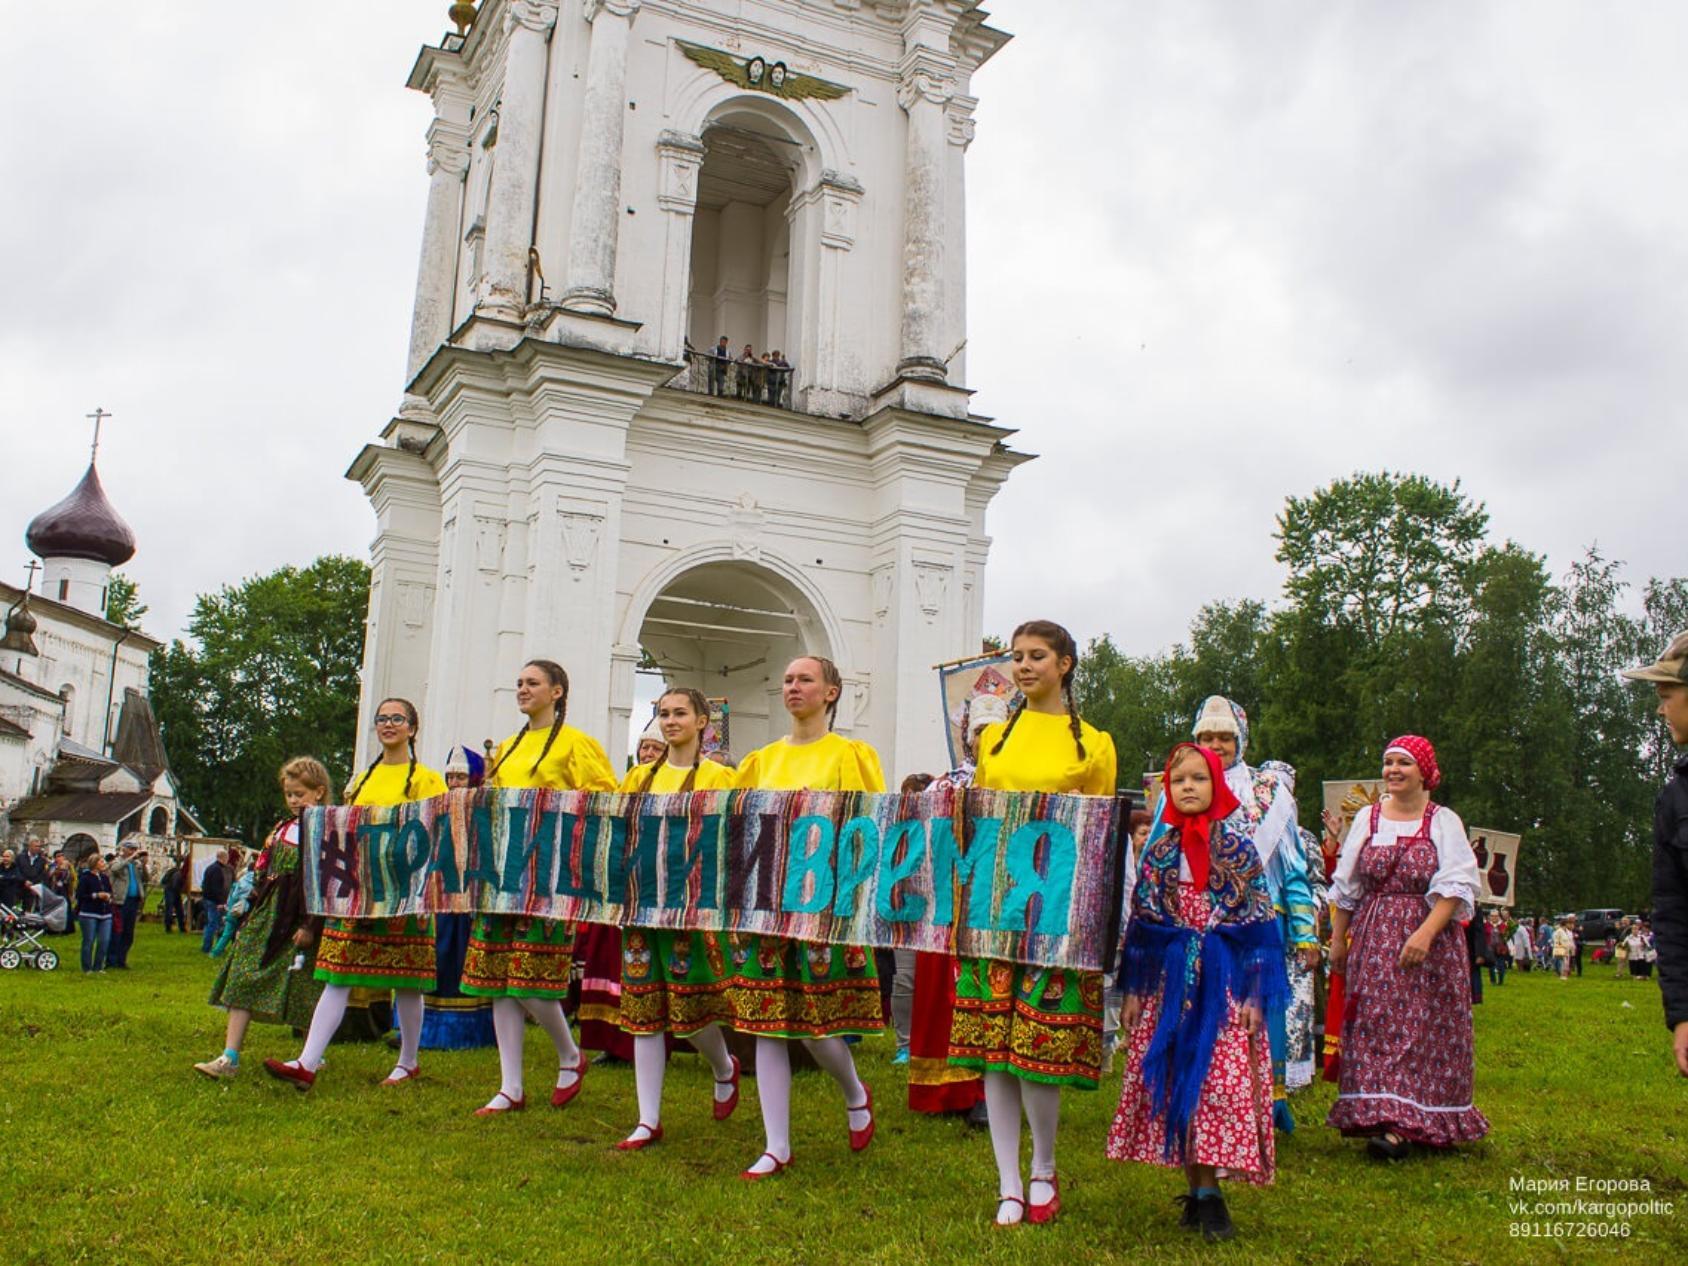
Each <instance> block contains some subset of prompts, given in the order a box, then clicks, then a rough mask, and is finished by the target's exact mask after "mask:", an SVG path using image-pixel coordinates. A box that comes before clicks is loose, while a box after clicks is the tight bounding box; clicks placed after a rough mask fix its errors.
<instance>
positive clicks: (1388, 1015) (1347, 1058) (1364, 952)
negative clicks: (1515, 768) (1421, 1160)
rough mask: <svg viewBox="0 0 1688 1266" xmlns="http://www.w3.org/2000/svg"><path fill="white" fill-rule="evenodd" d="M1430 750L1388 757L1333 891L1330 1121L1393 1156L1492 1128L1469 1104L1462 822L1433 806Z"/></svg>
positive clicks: (1346, 846)
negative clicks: (1337, 1009)
mask: <svg viewBox="0 0 1688 1266" xmlns="http://www.w3.org/2000/svg"><path fill="white" fill-rule="evenodd" d="M1441 780H1442V776H1441V770H1440V769H1439V768H1438V767H1437V764H1436V751H1435V749H1434V748H1433V747H1431V745H1430V743H1429V742H1428V741H1427V740H1425V739H1423V738H1420V737H1419V736H1417V735H1412V734H1409V735H1405V736H1403V737H1401V738H1398V739H1396V740H1395V741H1394V742H1392V743H1390V744H1389V747H1388V748H1387V750H1386V751H1385V752H1384V756H1383V785H1384V791H1385V793H1386V797H1385V799H1384V800H1383V801H1382V802H1381V803H1379V804H1375V805H1373V806H1372V808H1371V811H1370V813H1365V814H1361V815H1360V816H1359V817H1358V818H1356V819H1355V821H1354V825H1353V828H1352V829H1351V830H1350V831H1349V833H1348V838H1347V840H1346V841H1345V842H1344V843H1343V846H1342V856H1341V858H1340V859H1339V860H1338V862H1337V866H1336V876H1335V880H1334V882H1333V884H1332V887H1331V894H1330V896H1331V952H1330V961H1331V970H1332V971H1334V972H1341V971H1343V970H1344V969H1345V968H1346V972H1347V1000H1346V1002H1345V1005H1344V1008H1343V1023H1342V1047H1341V1049H1342V1064H1341V1081H1340V1090H1339V1093H1338V1095H1337V1099H1336V1106H1335V1107H1333V1108H1332V1109H1331V1113H1330V1118H1329V1120H1328V1121H1327V1124H1329V1125H1332V1126H1335V1127H1336V1128H1337V1129H1339V1130H1341V1131H1342V1132H1343V1134H1345V1135H1362V1136H1366V1137H1367V1138H1368V1139H1369V1141H1368V1143H1367V1150H1368V1151H1369V1152H1370V1153H1371V1154H1372V1155H1373V1156H1376V1157H1378V1158H1379V1159H1382V1160H1399V1159H1400V1158H1402V1157H1403V1156H1405V1155H1407V1153H1408V1152H1409V1151H1411V1149H1412V1145H1413V1144H1414V1143H1420V1144H1424V1145H1426V1146H1429V1147H1451V1146H1453V1145H1454V1144H1456V1143H1468V1142H1472V1141H1474V1140H1476V1139H1480V1138H1482V1137H1483V1136H1484V1135H1485V1134H1487V1133H1488V1132H1489V1123H1488V1121H1486V1120H1485V1119H1484V1117H1483V1114H1482V1113H1481V1112H1479V1111H1477V1108H1476V1107H1475V1105H1474V1104H1473V1102H1472V1081H1473V1075H1474V1068H1475V1065H1474V1059H1473V1054H1472V1038H1471V964H1470V961H1469V959H1468V957H1467V954H1466V948H1465V936H1464V934H1463V933H1462V932H1461V930H1460V925H1459V920H1461V919H1470V918H1471V917H1472V912H1473V910H1475V908H1476V903H1477V894H1478V892H1479V887H1478V882H1479V880H1478V873H1477V857H1476V854H1475V853H1473V852H1472V851H1471V844H1470V841H1469V840H1468V839H1467V837H1466V832H1465V826H1464V824H1463V823H1461V822H1460V820H1459V817H1458V816H1457V815H1456V814H1455V813H1454V812H1453V811H1452V810H1450V809H1445V808H1443V807H1442V806H1440V805H1437V804H1433V803H1431V800H1430V793H1431V792H1432V791H1433V790H1435V788H1436V787H1437V785H1438V784H1439V783H1440V782H1441Z"/></svg>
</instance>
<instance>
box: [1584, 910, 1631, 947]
mask: <svg viewBox="0 0 1688 1266" xmlns="http://www.w3.org/2000/svg"><path fill="white" fill-rule="evenodd" d="M1623 917H1624V912H1623V911H1622V910H1583V911H1580V912H1579V913H1578V914H1577V930H1578V932H1579V933H1580V934H1581V936H1582V939H1583V944H1584V945H1594V944H1598V943H1599V942H1601V941H1604V940H1605V939H1606V938H1607V937H1608V936H1616V935H1617V934H1618V922H1619V920H1621V919H1622V918H1623Z"/></svg>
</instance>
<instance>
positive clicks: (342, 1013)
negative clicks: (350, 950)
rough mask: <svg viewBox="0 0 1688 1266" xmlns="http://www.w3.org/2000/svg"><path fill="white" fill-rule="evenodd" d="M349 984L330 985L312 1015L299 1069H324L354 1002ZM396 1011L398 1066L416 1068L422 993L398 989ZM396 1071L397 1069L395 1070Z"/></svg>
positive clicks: (420, 1029)
mask: <svg viewBox="0 0 1688 1266" xmlns="http://www.w3.org/2000/svg"><path fill="white" fill-rule="evenodd" d="M351 996H352V989H351V986H350V985H327V986H325V987H324V988H323V991H322V997H321V998H319V999H317V1004H316V1010H315V1011H313V1012H311V1027H310V1031H309V1032H308V1033H306V1034H305V1049H304V1050H303V1051H301V1052H299V1066H300V1067H301V1068H304V1069H306V1070H308V1071H310V1072H313V1073H314V1072H316V1070H317V1069H319V1068H321V1067H322V1061H323V1057H324V1056H325V1055H327V1054H328V1045H329V1043H330V1042H332V1041H333V1040H334V1034H335V1033H337V1032H338V1031H339V1029H340V1022H341V1021H342V1020H344V1019H345V1018H346V1004H347V1002H349V1001H350V1000H351ZM393 1009H394V1010H395V1011H397V1012H398V1017H399V1067H400V1068H415V1067H416V1060H417V1055H418V1053H419V1052H420V1050H421V1046H422V991H421V990H420V989H395V990H394V991H393ZM395 1071H396V1070H395Z"/></svg>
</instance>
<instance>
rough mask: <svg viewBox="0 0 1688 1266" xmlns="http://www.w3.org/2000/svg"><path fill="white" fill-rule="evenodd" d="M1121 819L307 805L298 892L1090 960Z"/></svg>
mask: <svg viewBox="0 0 1688 1266" xmlns="http://www.w3.org/2000/svg"><path fill="white" fill-rule="evenodd" d="M1127 816H1128V815H1122V814H1121V813H1120V812H1119V810H1118V808H1117V807H1116V801H1115V800H1113V799H1112V798H1111V797H1106V796H1051V795H1042V794H1037V793H1029V792H1000V791H978V790H974V791H967V792H956V791H951V790H936V791H929V792H925V793H922V794H920V795H897V794H888V795H870V794H866V793H861V792H840V791H700V792H696V793H693V794H691V795H671V796H639V795H623V794H619V793H614V794H611V793H601V794H587V793H584V792H570V791H545V790H503V789H500V790H482V791H454V792H451V793H449V794H447V795H444V796H438V797H436V798H434V799H432V800H420V801H414V802H412V803H410V804H404V805H397V806H390V807H382V808H371V807H341V808H328V809H309V810H306V812H305V815H304V834H303V845H304V862H305V891H306V894H307V897H308V900H309V902H310V908H311V912H312V913H313V914H326V915H330V916H334V917H339V918H354V919H363V918H391V917H394V916H398V915H407V914H440V913H447V912H460V911H484V912H489V913H500V914H512V915H519V916H524V917H529V918H541V919H561V920H566V921H569V922H577V923H608V924H618V925H622V926H628V927H663V928H690V929H696V930H704V931H727V932H748V933H758V934H764V935H774V936H786V937H793V938H795V939H798V940H806V941H827V942H832V943H835V944H846V945H872V946H879V947H884V948H910V949H922V950H935V951H938V952H942V953H952V954H953V953H959V954H962V955H966V956H977V957H982V958H1001V959H1010V960H1013V961H1016V962H1022V963H1030V964H1035V965H1044V966H1059V967H1076V968H1081V969H1085V970H1098V969H1100V968H1102V967H1103V965H1104V962H1105V960H1108V959H1110V958H1111V954H1110V952H1109V945H1110V941H1111V940H1112V939H1114V938H1115V937H1117V934H1118V927H1117V924H1116V923H1115V922H1114V916H1115V912H1117V911H1118V909H1119V905H1120V903H1119V901H1118V899H1117V896H1116V895H1115V894H1117V892H1118V890H1119V883H1120V876H1119V874H1118V871H1119V869H1120V866H1119V858H1120V857H1121V856H1122V853H1121V848H1120V840H1119V839H1118V835H1119V823H1120V822H1121V821H1123V820H1125V818H1126V817H1127Z"/></svg>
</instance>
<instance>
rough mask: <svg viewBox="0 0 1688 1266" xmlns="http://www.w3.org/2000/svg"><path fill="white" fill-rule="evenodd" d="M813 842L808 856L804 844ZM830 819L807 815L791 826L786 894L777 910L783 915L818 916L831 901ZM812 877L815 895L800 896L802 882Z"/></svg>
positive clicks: (801, 894) (832, 839)
mask: <svg viewBox="0 0 1688 1266" xmlns="http://www.w3.org/2000/svg"><path fill="white" fill-rule="evenodd" d="M809 840H814V841H815V846H814V847H813V848H811V849H809V850H808V851H807V852H805V851H804V850H803V844H804V843H805V842H807V841H809ZM835 842H836V841H835V839H834V833H833V826H832V819H831V818H823V817H820V816H819V815H817V814H813V813H808V814H804V815H803V816H802V817H800V818H798V819H797V821H795V822H793V823H792V824H791V835H790V837H789V838H788V839H787V840H786V869H785V891H784V893H783V894H782V895H781V897H780V909H781V911H782V912H783V913H785V914H819V913H820V912H821V911H822V910H824V909H826V908H827V906H828V904H830V902H831V901H832V887H833V879H832V848H833V844H834V843H835ZM809 876H813V877H814V881H815V886H814V891H813V892H811V893H810V894H809V896H808V898H807V899H805V898H804V896H803V889H804V887H805V886H806V885H805V883H804V880H805V879H806V878H808V877H809Z"/></svg>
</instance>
